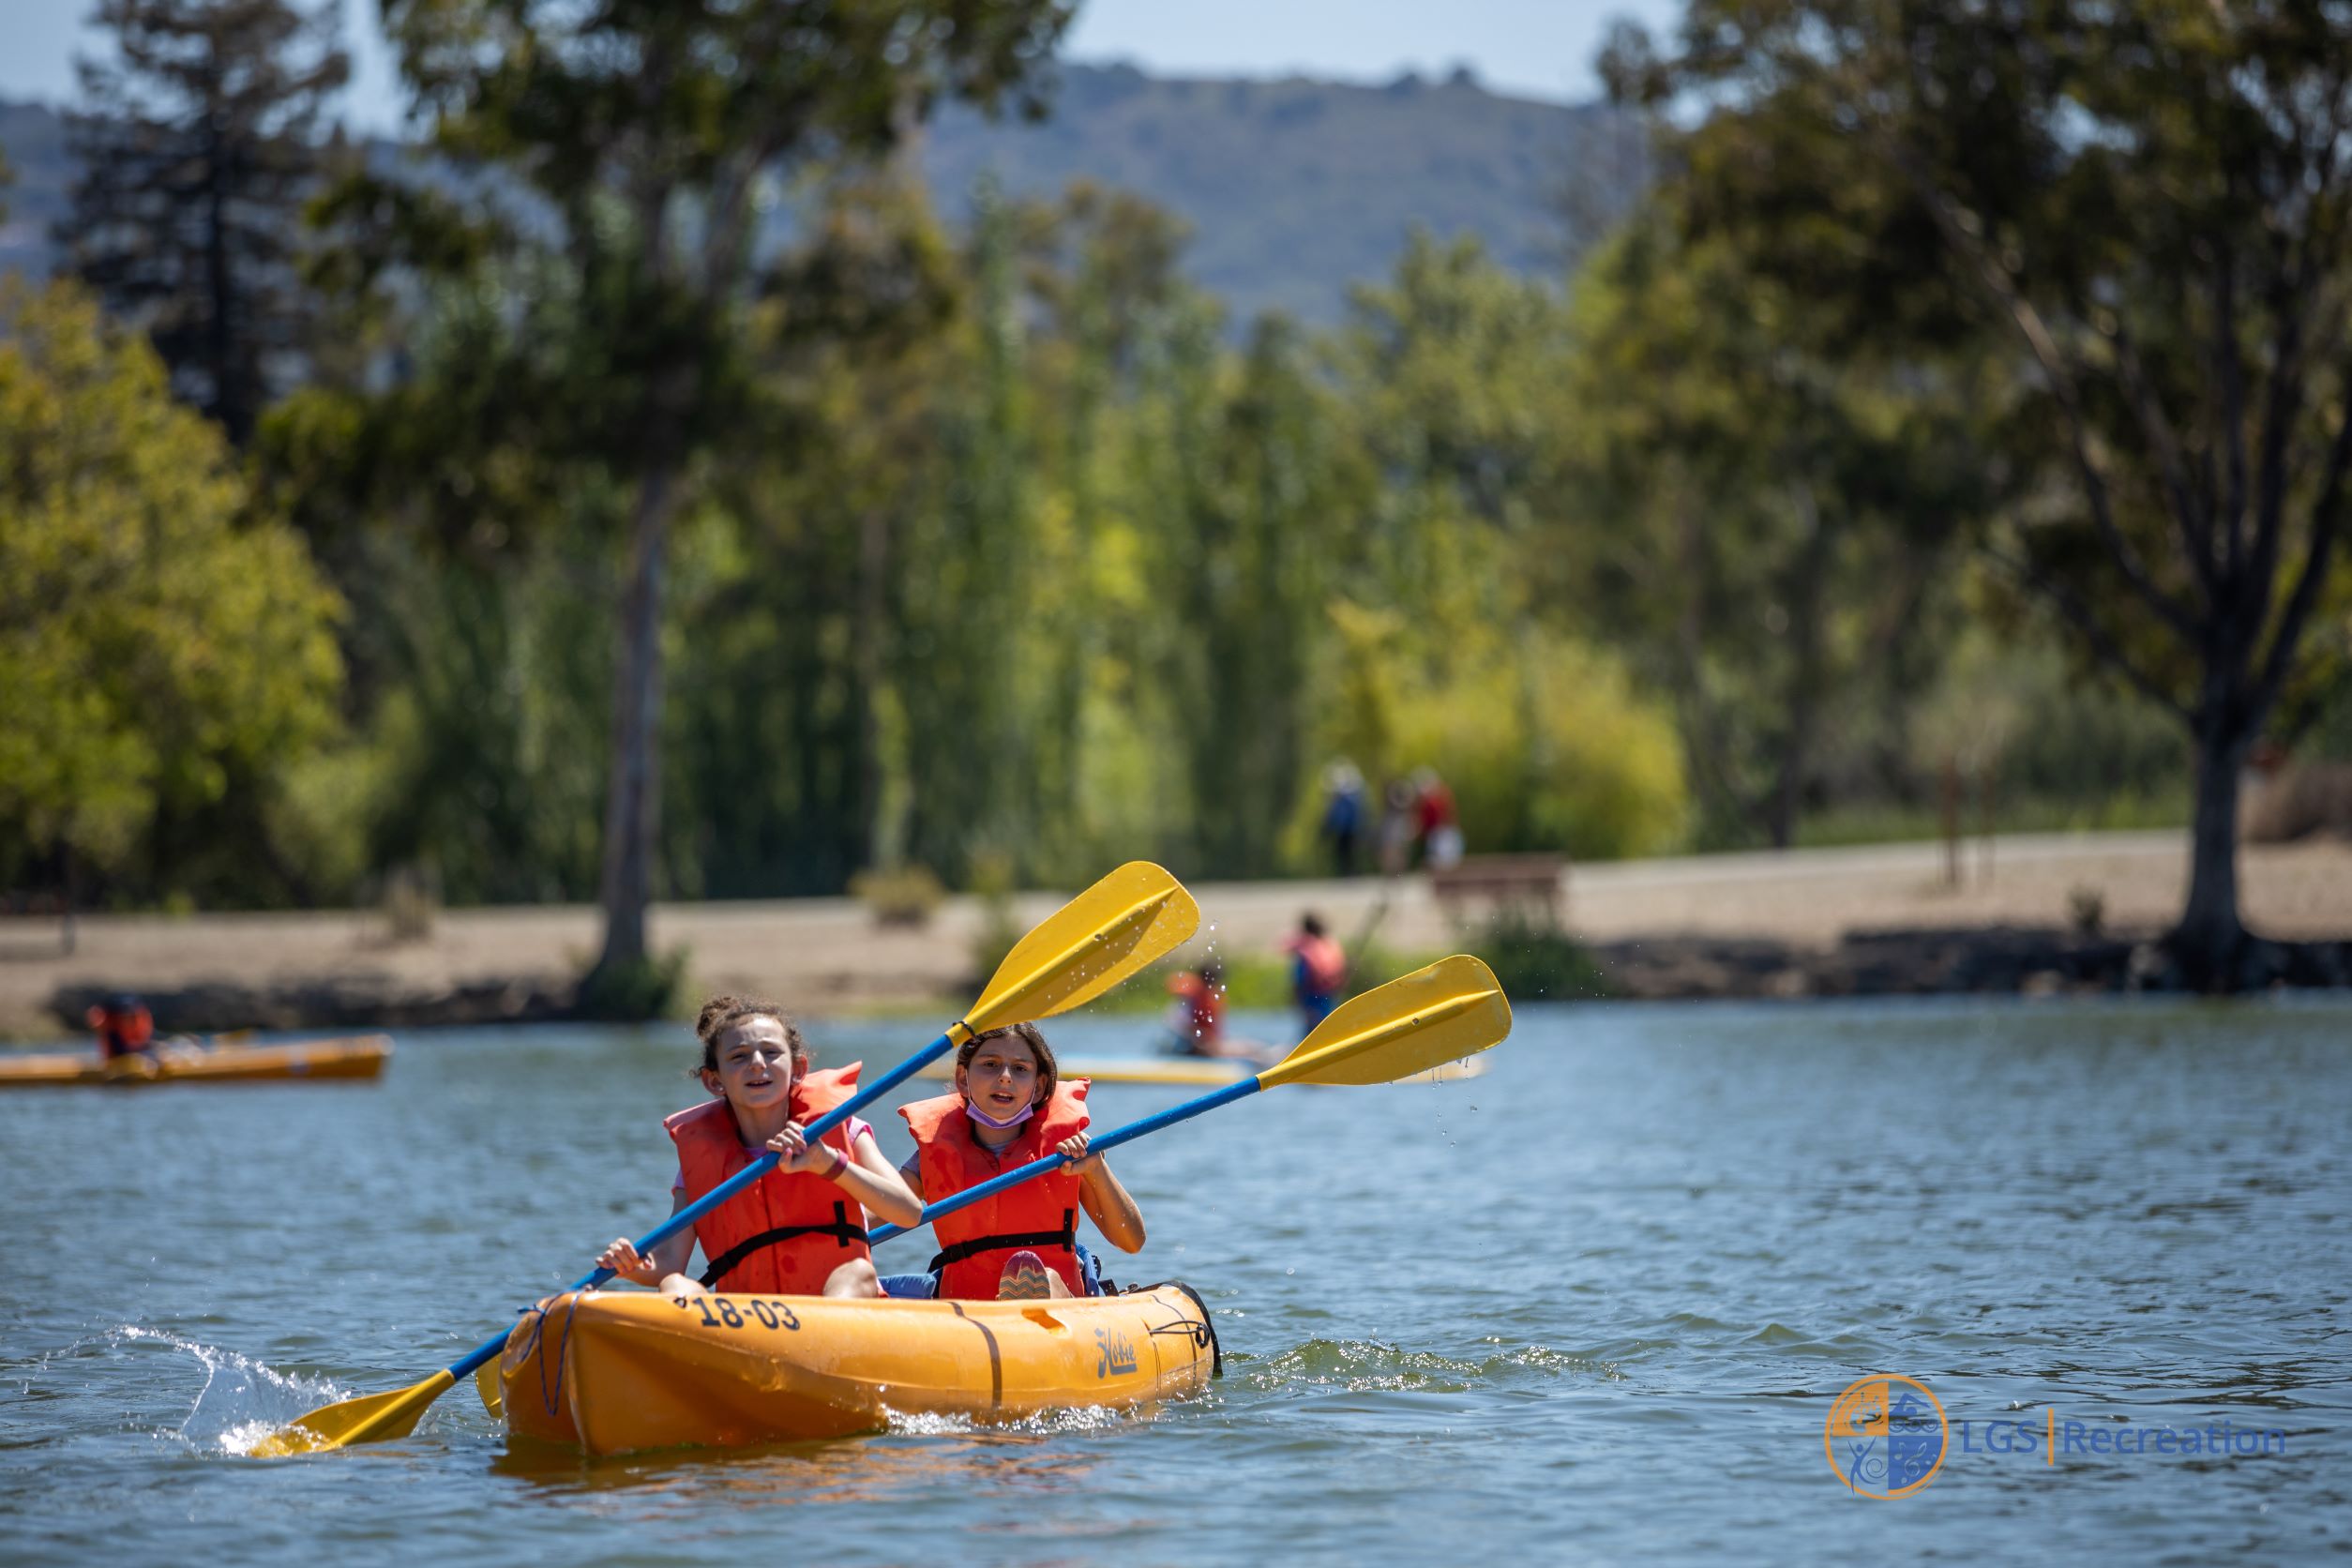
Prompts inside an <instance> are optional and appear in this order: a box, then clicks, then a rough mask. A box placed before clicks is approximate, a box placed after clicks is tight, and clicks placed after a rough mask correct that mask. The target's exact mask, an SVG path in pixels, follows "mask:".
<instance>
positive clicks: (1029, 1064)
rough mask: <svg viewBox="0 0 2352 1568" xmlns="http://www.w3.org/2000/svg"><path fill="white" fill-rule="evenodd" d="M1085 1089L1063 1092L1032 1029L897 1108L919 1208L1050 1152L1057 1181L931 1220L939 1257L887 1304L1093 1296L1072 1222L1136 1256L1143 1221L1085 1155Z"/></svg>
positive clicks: (973, 1056) (1069, 1087) (1021, 1027)
mask: <svg viewBox="0 0 2352 1568" xmlns="http://www.w3.org/2000/svg"><path fill="white" fill-rule="evenodd" d="M1086 1090H1087V1084H1086V1080H1085V1079H1083V1078H1080V1079H1078V1080H1077V1081H1075V1082H1071V1083H1063V1082H1061V1081H1060V1080H1059V1078H1058V1075H1057V1074H1056V1071H1055V1068H1054V1061H1053V1051H1052V1048H1050V1047H1048V1045H1047V1044H1046V1037H1045V1035H1043V1034H1042V1033H1039V1032H1038V1029H1037V1026H1036V1025H1035V1024H1030V1023H1022V1024H1015V1025H1013V1026H1012V1027H1011V1028H1009V1029H992V1030H989V1031H988V1032H987V1033H983V1034H976V1035H974V1036H972V1038H971V1039H969V1040H967V1041H965V1042H964V1043H963V1046H962V1048H960V1049H958V1050H957V1052H956V1092H955V1093H953V1094H942V1095H941V1096H939V1097H938V1098H937V1099H931V1100H919V1101H917V1102H915V1103H914V1104H912V1105H909V1106H901V1107H900V1108H899V1109H898V1114H899V1115H901V1116H903V1117H905V1118H906V1119H907V1126H908V1127H909V1129H910V1130H912V1132H913V1134H914V1157H913V1158H912V1159H911V1160H909V1161H908V1162H907V1163H906V1164H905V1165H903V1166H901V1167H899V1170H898V1173H899V1174H900V1175H902V1176H904V1177H906V1178H907V1180H908V1182H909V1183H910V1184H912V1186H913V1187H914V1189H915V1191H917V1192H918V1193H920V1194H921V1195H922V1196H923V1198H924V1200H925V1201H927V1202H936V1201H938V1200H939V1199H943V1198H950V1197H953V1196H954V1195H955V1194H957V1193H959V1192H962V1191H964V1190H965V1189H966V1188H969V1187H975V1186H978V1185H979V1184H981V1183H983V1182H985V1181H988V1180H989V1179H990V1178H992V1177H995V1176H998V1175H1001V1174H1003V1172H1004V1171H1007V1170H1012V1169H1014V1168H1018V1167H1019V1166H1024V1165H1027V1164H1028V1163H1029V1162H1031V1161H1032V1160H1034V1159H1038V1158H1040V1157H1042V1156H1044V1155H1046V1154H1048V1153H1059V1154H1060V1155H1062V1157H1063V1161H1064V1164H1063V1168H1061V1169H1059V1170H1055V1171H1052V1172H1050V1173H1048V1174H1047V1175H1044V1176H1039V1177H1035V1178H1033V1179H1032V1180H1030V1181H1028V1182H1024V1183H1022V1184H1020V1185H1018V1186H1016V1187H1011V1188H1008V1189H1006V1190H1005V1191H1003V1192H1002V1193H999V1194H998V1195H997V1196H996V1197H994V1198H992V1199H985V1200H983V1201H981V1202H978V1203H974V1204H973V1205H972V1207H970V1208H968V1209H959V1210H957V1212H956V1213H954V1214H946V1215H942V1217H941V1218H939V1219H937V1220H934V1221H932V1223H931V1229H932V1233H933V1234H934V1235H936V1236H937V1237H938V1238H939V1244H940V1248H941V1250H940V1254H939V1256H938V1257H936V1258H934V1259H931V1268H930V1273H929V1274H897V1275H893V1276H892V1277H891V1278H890V1279H889V1280H887V1281H885V1282H884V1289H885V1290H886V1292H887V1293H889V1294H891V1295H907V1296H937V1297H940V1298H941V1299H943V1300H962V1301H989V1300H999V1301H1006V1300H1024V1299H1033V1298H1037V1297H1045V1296H1083V1295H1099V1294H1101V1292H1102V1285H1101V1276H1100V1272H1099V1271H1098V1270H1097V1269H1095V1268H1094V1267H1093V1257H1092V1255H1090V1254H1089V1253H1088V1252H1087V1250H1086V1249H1085V1248H1084V1247H1082V1246H1080V1245H1078V1210H1080V1209H1084V1210H1085V1211H1086V1214H1087V1216H1088V1217H1089V1218H1091V1219H1093V1222H1094V1224H1095V1225H1096V1226H1097V1227H1098V1228H1099V1229H1101V1231H1102V1233H1103V1236H1104V1238H1105V1239H1106V1240H1108V1242H1109V1243H1110V1244H1111V1245H1113V1246H1115V1247H1117V1248H1119V1249H1120V1250H1121V1251H1123V1252H1136V1251H1139V1250H1141V1248H1142V1246H1143V1215H1142V1214H1141V1212H1140V1211H1138V1209H1137V1208H1136V1204H1135V1199H1133V1198H1130V1197H1129V1196H1128V1195H1127V1189H1126V1188H1125V1187H1123V1186H1122V1185H1120V1183H1119V1178H1118V1177H1116V1176H1114V1175H1112V1174H1111V1170H1110V1167H1109V1166H1108V1164H1107V1163H1105V1161H1104V1160H1103V1158H1102V1156H1101V1155H1099V1154H1096V1155H1092V1156H1090V1155H1089V1154H1088V1153H1086V1123H1087V1114H1086Z"/></svg>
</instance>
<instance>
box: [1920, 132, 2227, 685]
mask: <svg viewBox="0 0 2352 1568" xmlns="http://www.w3.org/2000/svg"><path fill="white" fill-rule="evenodd" d="M1888 141H1889V143H1890V150H1891V153H1892V157H1893V158H1894V161H1895V163H1896V165H1897V167H1899V168H1900V169H1901V170H1902V171H1903V172H1904V174H1905V176H1906V177H1907V179H1908V180H1909V181H1910V183H1911V187H1912V188H1913V190H1914V191H1916V192H1917V194H1918V195H1919V198H1920V200H1921V201H1922V203H1923V204H1925V205H1926V207H1927V210H1928V214H1929V216H1930V217H1932V218H1933V219H1935V222H1936V227H1937V230H1938V231H1939V232H1941V233H1942V234H1943V236H1944V243H1945V244H1947V245H1949V246H1951V247H1952V249H1953V250H1954V251H1955V252H1957V253H1958V254H1959V255H1960V256H1961V257H1962V258H1963V259H1964V260H1966V261H1967V262H1968V264H1970V266H1971V268H1972V269H1973V270H1974V271H1975V273H1976V274H1977V279H1978V281H1979V282H1980V283H1981V284H1982V285H1983V287H1984V289H1985V291H1986V293H1987V294H1990V295H1991V296H1992V299H1993V302H1994V303H1995V304H1996V305H1997V306H1998V307H1999V308H2000V309H2002V310H2003V311H2004V312H2005V313H2006V314H2007V315H2008V316H2009V318H2010V321H2011V322H2012V323H2013V324H2014V325H2015V326H2016V328H2017V331H2018V335H2019V336H2021V337H2022V338H2024V339H2025V340H2026V346H2027V348H2028V350H2029V351H2030V352H2031V353H2032V354H2033V357H2034V360H2035V362H2036V363H2037V364H2039V365H2040V366H2041V368H2042V373H2043V378H2044V379H2045V380H2046V381H2047V382H2048V384H2049V387H2050V392H2051V395H2052V396H2053V397H2055V398H2056V399H2057V400H2058V407H2059V409H2060V411H2061V412H2062V413H2064V415H2066V427H2067V435H2068V438H2069V445H2071V447H2072V449H2073V457H2074V467H2075V471H2076V472H2077V474H2079V475H2081V478H2082V482H2083V490H2084V493H2085V495H2086V497H2087V498H2088V501H2089V503H2090V516H2091V521H2092V522H2093V524H2094V525H2095V526H2096V527H2097V529H2098V532H2099V537H2100V540H2101V542H2102V543H2103V544H2104V545H2105V546H2106V547H2107V552H2108V554H2110V555H2112V556H2113V557H2114V558H2115V562H2116V565H2117V566H2118V568H2119V569H2120V570H2121V571H2122V573H2123V580H2124V581H2126V582H2128V583H2129V584H2131V586H2132V589H2133V592H2134V593H2136V594H2138V595H2139V596H2140V597H2141V598H2142V599H2143V600H2144V601H2146V603H2147V604H2148V608H2149V609H2151V610H2153V611H2155V612H2156V613H2157V615H2158V616H2159V617H2161V618H2162V619H2163V621H2164V624H2165V625H2166V626H2170V627H2171V628H2172V629H2173V631H2174V632H2175V633H2176V634H2177V635H2179V638H2180V640H2181V641H2184V642H2187V643H2189V644H2190V645H2191V646H2192V647H2195V646H2199V645H2201V644H2202V642H2203V641H2204V637H2203V631H2202V628H2201V627H2200V626H2198V625H2197V623H2196V622H2195V620H2194V618H2192V617H2191V615H2190V613H2189V611H2188V608H2187V607H2186V606H2184V605H2182V604H2181V603H2180V602H2179V600H2178V599H2176V598H2174V597H2173V596H2171V595H2170V594H2167V593H2165V592H2164V589H2163V588H2161V587H2159V586H2158V585H2157V583H2156V580H2155V579H2154V578H2153V577H2151V576H2149V575H2148V568H2147V566H2146V565H2145V564H2144V563H2143V562H2142V561H2141V560H2140V556H2139V552H2138V551H2137V550H2133V548H2132V542H2131V541H2130V540H2129V539H2126V538H2125V537H2124V536H2123V530H2122V529H2121V528H2119V527H2118V526H2117V524H2116V520H2115V511H2114V507H2113V505H2112V504H2111V502H2110V500H2109V497H2108V494H2107V483H2106V480H2105V478H2104V476H2103V475H2101V474H2100V472H2099V466H2098V464H2097V463H2096V462H2094V461H2093V460H2091V455H2090V429H2089V419H2088V415H2086V414H2085V412H2084V409H2083V400H2082V392H2081V389H2080V388H2079V387H2078V386H2076V384H2075V383H2074V376H2073V370H2072V369H2070V368H2069V367H2068V365H2067V363H2066V355H2065V351H2064V350H2062V349H2060V348H2059V347H2058V339H2056V338H2055V337H2053V336H2052V334H2051V332H2050V329H2049V327H2048V325H2047V324H2045V323H2044V322H2043V319H2042V313H2041V312H2040V311H2039V310H2037V309H2034V307H2033V303H2032V302H2031V301H2030V300H2028V299H2027V298H2026V297H2025V296H2024V295H2023V294H2020V293H2018V292H2017V289H2016V288H2015V286H2014V285H2013V283H2012V282H2011V281H2010V279H2009V275H2008V273H2007V271H2006V270H2005V269H2003V268H2002V266H2001V265H2000V264H1999V262H1998V260H1997V259H1995V258H1994V257H1993V256H1992V254H1991V253H1990V252H1988V251H1987V250H1986V249H1984V246H1983V243H1982V242H1981V241H1979V240H1978V238H1977V237H1976V236H1975V235H1974V234H1970V233H1968V228H1967V226H1966V225H1965V224H1963V223H1962V222H1961V221H1960V217H1959V214H1958V213H1957V212H1956V211H1954V210H1953V207H1952V201H1951V199H1950V198H1949V197H1947V196H1946V195H1945V194H1944V192H1943V191H1942V190H1941V189H1940V188H1937V185H1936V183H1935V182H1934V181H1933V180H1931V179H1929V178H1928V177H1927V173H1926V172H1925V171H1924V170H1922V169H1921V168H1920V167H1919V161H1918V159H1917V158H1913V157H1912V156H1911V155H1910V154H1909V153H1907V152H1906V151H1905V150H1904V149H1903V148H1902V147H1901V146H1900V145H1899V144H1894V143H1893V139H1892V138H1891V137H1890V138H1888Z"/></svg>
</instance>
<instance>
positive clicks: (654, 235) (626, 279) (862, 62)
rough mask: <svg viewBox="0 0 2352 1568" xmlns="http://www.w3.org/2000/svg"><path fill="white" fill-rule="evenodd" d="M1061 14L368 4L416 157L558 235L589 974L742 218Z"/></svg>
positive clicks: (515, 1)
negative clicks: (591, 817) (483, 174)
mask: <svg viewBox="0 0 2352 1568" xmlns="http://www.w3.org/2000/svg"><path fill="white" fill-rule="evenodd" d="M1067 18H1068V10H1067V8H1066V7H1065V6H1063V5H1062V4H1060V3H1058V0H896V3H891V4H883V5H874V6H823V7H804V6H787V5H780V4H762V5H749V6H743V7H733V8H707V7H700V6H648V5H636V4H626V3H618V0H615V3H606V4H597V5H592V6H589V7H585V8H583V7H580V6H577V5H572V4H568V3H563V0H497V3H493V0H471V3H464V4H445V3H441V0H391V3H390V4H387V6H386V8H385V22H386V25H387V30H388V31H389V33H390V34H391V36H392V38H393V39H394V42H395V44H396V46H397V47H398V49H399V51H400V58H401V62H402V68H403V70H404V71H405V73H406V74H407V76H408V79H409V80H410V82H411V83H413V84H414V85H415V89H416V91H417V95H418V102H419V105H420V107H421V108H422V109H423V110H425V111H426V112H428V113H431V114H433V115H434V116H436V141H437V143H438V144H439V145H440V146H441V147H443V148H444V149H445V150H446V151H448V152H450V153H452V154H456V155H460V156H466V157H472V158H482V159H488V160H493V161H495V162H497V163H499V164H501V165H503V166H504V167H505V168H506V169H508V170H510V171H511V172H512V173H515V174H516V175H518V176H519V177H520V178H521V179H522V180H523V181H525V182H527V184H528V186H529V188H531V189H532V191H534V192H535V194H536V195H537V196H539V197H540V198H542V199H544V201H545V202H546V203H547V204H549V206H550V208H551V209H552V211H553V213H554V215H555V217H556V218H557V219H558V221H559V222H560V224H561V227H562V243H563V253H564V254H565V257H566V258H567V259H568V260H569V261H570V263H571V264H572V265H573V266H575V267H576V268H577V270H578V274H579V278H580V291H579V294H580V300H581V302H582V309H583V311H584V321H583V325H584V328H585V331H584V333H583V337H582V339H581V345H582V347H583V348H584V349H586V350H588V351H589V352H588V353H587V354H584V355H583V361H584V362H583V363H580V365H578V366H576V367H575V374H574V376H573V377H572V378H571V379H570V380H569V381H568V383H567V385H568V389H569V390H570V392H571V394H572V404H571V412H570V415H569V416H568V418H567V421H566V422H567V425H568V427H569V428H568V430H567V432H566V433H567V435H568V436H569V438H570V439H571V440H572V441H573V442H574V443H575V444H576V450H578V451H580V453H581V454H582V456H583V457H594V458H596V460H599V461H601V462H602V463H603V464H604V465H606V466H607V467H608V468H609V469H610V471H611V473H612V475H614V476H615V478H616V480H618V481H619V482H620V484H621V485H622V486H623V487H624V488H625V489H626V492H627V494H628V496H629V500H628V524H627V536H626V552H627V559H628V563H629V565H628V567H627V570H626V590H625V592H624V595H623V599H622V612H621V637H620V648H619V653H618V656H617V669H616V671H615V681H614V702H613V722H612V729H611V766H610V770H609V777H608V785H607V794H606V802H605V828H604V835H603V841H604V859H603V869H602V874H601V877H600V886H599V897H600V901H601V902H602V904H603V907H604V913H605V940H604V945H603V950H602V952H601V954H600V956H599V957H598V960H597V963H598V967H599V968H602V969H611V970H616V971H620V970H626V969H629V968H631V967H633V966H637V965H640V964H641V963H642V961H643V959H644V957H645V912H646V906H647V903H648V901H649V899H650V897H651V896H652V891H653V878H654V864H653V862H654V851H655V845H656V837H657V830H658V824H659V820H660V815H659V780H660V774H661V769H660V766H659V761H658V757H657V755H656V739H657V737H658V736H659V735H660V733H661V728H662V726H661V703H662V695H663V689H664V683H663V660H662V648H661V638H660V630H661V624H662V610H663V596H664V580H665V575H666V572H667V569H668V565H669V560H668V557H669V546H670V532H671V520H672V519H673V518H674V517H675V516H676V515H677V514H678V512H679V510H680V508H681V506H682V505H685V504H686V501H687V499H688V496H689V493H690V491H691V489H692V486H693V484H694V481H695V478H696V474H695V468H696V464H697V462H698V460H700V459H701V458H702V457H704V456H705V455H707V454H708V453H710V452H711V451H713V450H715V449H716V448H718V447H720V446H722V445H724V438H725V437H726V436H727V435H728V434H730V433H732V432H733V431H735V430H738V429H739V428H740V424H741V420H740V407H741V400H742V397H743V394H744V390H745V388H744V374H745V371H744V362H743V357H742V355H741V354H740V352H739V351H740V348H741V345H742V342H743V337H744V334H743V324H744V319H745V318H744V312H745V310H746V306H747V304H748V302H749V294H750V290H751V287H752V285H753V283H754V282H755V280H756V272H755V267H754V248H753V240H754V237H755V231H756V228H757V224H758V221H759V219H760V216H761V212H762V211H763V210H764V207H765V205H766V204H767V202H768V200H769V199H770V196H771V194H772V192H773V191H774V190H775V188H776V184H777V182H778V181H779V180H780V179H781V178H783V177H784V176H786V175H787V174H789V173H792V172H793V171H795V170H796V169H798V168H801V167H802V166H805V165H806V164H807V163H808V162H809V161H810V160H811V159H815V158H826V159H832V160H836V161H843V160H846V161H855V160H857V159H859V158H867V157H871V156H874V155H877V154H881V153H884V152H886V151H888V150H889V149H890V148H891V147H892V146H893V145H894V144H895V143H897V140H898V138H899V136H900V135H901V133H902V132H903V131H904V130H905V129H906V128H908V127H909V126H911V125H912V124H914V123H917V122H919V121H920V120H921V119H922V118H923V117H924V116H925V115H926V114H927V113H928V112H929V110H930V109H931V107H932V106H933V105H934V104H935V103H936V102H937V101H938V100H939V99H941V98H970V99H973V100H976V101H979V102H982V103H994V102H996V101H998V100H999V99H1000V98H1003V97H1005V96H1007V95H1022V94H1025V93H1027V92H1028V91H1029V84H1030V83H1031V82H1032V80H1033V77H1034V74H1035V72H1036V70H1037V68H1038V67H1039V66H1040V65H1041V64H1042V63H1043V62H1044V61H1045V60H1046V58H1047V57H1048V54H1049V53H1050V51H1051V48H1052V46H1053V43H1054V40H1055V39H1056V38H1057V37H1058V36H1059V34H1060V32H1061V30H1062V27H1063V24H1064V23H1066V21H1067Z"/></svg>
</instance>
